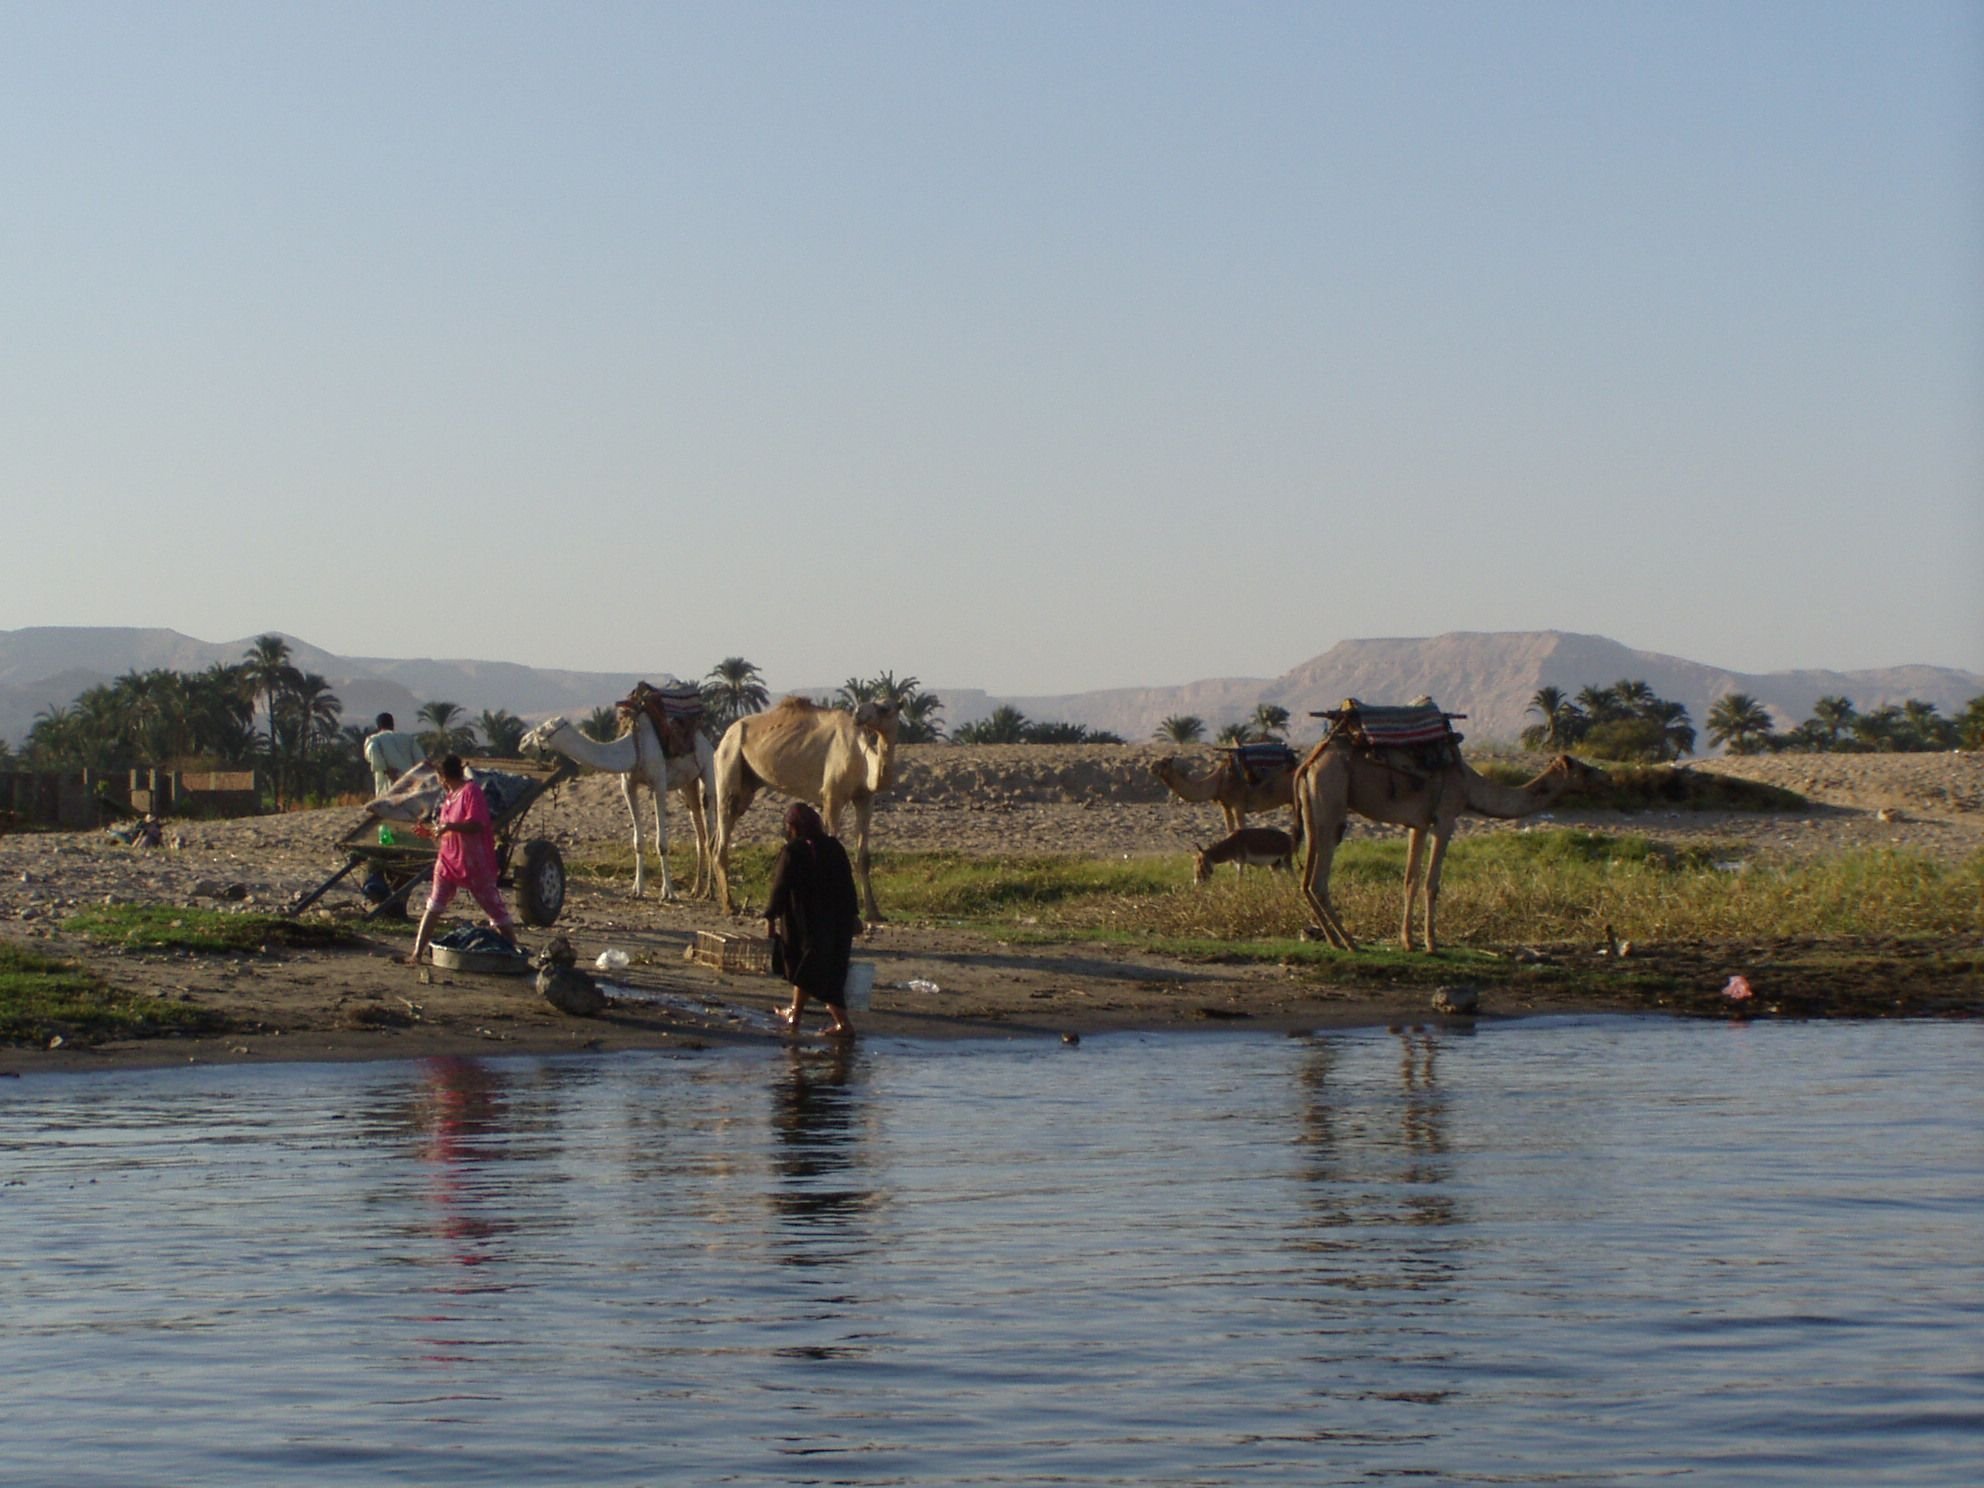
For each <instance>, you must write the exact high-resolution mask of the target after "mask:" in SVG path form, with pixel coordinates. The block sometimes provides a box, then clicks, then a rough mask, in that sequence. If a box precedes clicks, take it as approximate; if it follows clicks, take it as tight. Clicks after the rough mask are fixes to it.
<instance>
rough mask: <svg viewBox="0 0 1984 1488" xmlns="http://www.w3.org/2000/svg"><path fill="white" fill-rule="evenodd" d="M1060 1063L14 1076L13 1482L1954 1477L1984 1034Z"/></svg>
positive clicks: (738, 1484) (1938, 1480)
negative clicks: (84, 1078) (138, 1224)
mask: <svg viewBox="0 0 1984 1488" xmlns="http://www.w3.org/2000/svg"><path fill="white" fill-rule="evenodd" d="M1076 1058H1077V1059H1078V1061H1079V1062H1078V1063H1074V1062H1071V1061H1070V1060H1069V1059H1068V1058H1066V1057H1063V1051H1061V1050H1059V1049H1058V1048H1043V1047H1041V1046H1040V1045H1039V1044H1038V1043H1037V1042H1029V1041H1014V1042H1013V1043H1012V1044H1011V1045H1003V1044H999V1045H995V1044H991V1043H987V1044H984V1045H969V1046H945V1047H942V1048H909V1049H901V1048H897V1047H892V1046H891V1045H889V1044H888V1043H886V1042H882V1041H877V1042H875V1043H872V1044H868V1045H864V1046H862V1047H861V1048H860V1049H859V1050H858V1052H851V1053H850V1052H849V1051H834V1052H828V1051H824V1050H819V1049H808V1050H805V1051H789V1050H783V1049H781V1050H780V1051H778V1052H777V1053H776V1054H772V1053H769V1052H764V1053H760V1052H756V1051H753V1052H751V1053H748V1054H737V1055H734V1056H733V1055H719V1054H715V1053H710V1054H706V1055H701V1056H698V1057H697V1058H695V1059H682V1058H676V1057H657V1058H646V1057H642V1058H635V1057H624V1058H603V1059H596V1060H545V1061H529V1060H506V1059H495V1060H491V1061H488V1062H486V1063H479V1062H473V1061H431V1062H428V1063H425V1064H418V1065H416V1064H411V1063H408V1064H401V1065H380V1066H371V1067H356V1066H352V1067H347V1066H329V1065H327V1066H308V1065H297V1066H290V1067H268V1068H226V1069H212V1068H201V1069H189V1070H187V1071H184V1072H178V1071H158V1072H138V1073H134V1074H131V1075H128V1076H105V1077H103V1078H102V1079H92V1080H90V1081H89V1082H87V1083H85V1082H81V1081H77V1080H74V1079H72V1078H70V1077H66V1076H44V1077H34V1076H30V1077H28V1078H26V1079H23V1080H22V1081H20V1082H18V1083H16V1082H5V1086H6V1088H0V1152H4V1153H5V1158H4V1161H0V1283H4V1284H0V1395H4V1397H5V1398H6V1399H7V1401H8V1403H9V1406H10V1407H11V1409H10V1412H9V1415H8V1420H9V1421H10V1422H11V1423H12V1429H11V1430H10V1429H8V1428H7V1427H0V1482H23V1483H56V1482H60V1483H65V1484H69V1483H73V1484H104V1485H108V1484H113V1483H116V1484H124V1483H132V1482H139V1481H144V1482H172V1483H196V1482H197V1483H202V1484H212V1485H215V1488H236V1485H244V1488H245V1485H259V1484H262V1483H270V1482H307V1483H311V1484H313V1485H322V1488H371V1485H374V1484H378V1483H382V1482H418V1483H423V1484H431V1485H435V1488H455V1485H461V1488H469V1485H480V1484H488V1483H511V1482H529V1483H532V1484H544V1485H549V1484H566V1483H571V1484H585V1485H588V1488H597V1485H609V1484H611V1485H620V1484H625V1485H629V1488H631V1485H637V1484H638V1485H646V1484H652V1483H659V1482H698V1483H702V1482H712V1483H714V1482H721V1483H725V1484H727V1485H730V1488H783V1485H790V1484H792V1483H795V1482H810V1483H828V1482H839V1483H855V1482H860V1483H884V1482H888V1483H915V1484H918V1485H928V1488H965V1485H973V1488H976V1485H981V1484H988V1483H993V1482H998V1483H1004V1484H1019V1483H1045V1482H1050V1481H1051V1482H1056V1483H1060V1484H1064V1485H1067V1488H1124V1485H1127V1484H1138V1485H1146V1484H1148V1485H1160V1484H1162V1485H1182V1484H1186V1483H1190V1484H1193V1485H1198V1488H1245V1485H1251V1484H1257V1483H1264V1482H1275V1483H1316V1484H1318V1485H1324V1484H1329V1485H1349V1484H1357V1485H1364V1488H1369V1485H1373V1484H1377V1483H1386V1482H1397V1481H1400V1480H1403V1479H1410V1480H1411V1481H1413V1482H1453V1483H1460V1482H1466V1483H1477V1482H1489V1481H1493V1482H1497V1483H1503V1484H1518V1483H1520V1484H1529V1485H1533V1488H1540V1485H1543V1484H1551V1483H1562V1482H1565V1481H1567V1480H1572V1479H1574V1480H1575V1481H1578V1482H1592V1483H1607V1484H1624V1483H1636V1484H1637V1483H1650V1482H1654V1481H1667V1480H1670V1479H1673V1480H1682V1479H1685V1480H1687V1481H1695V1482H1708V1483H1730V1482H1741V1483H1744V1484H1748V1485H1757V1488H1815V1485H1819V1484H1825V1485H1828V1488H1830V1485H1835V1484H1837V1485H1840V1488H1845V1485H1848V1484H1859V1483H1865V1482H1871V1481H1876V1480H1878V1481H1880V1482H1882V1483H1891V1484H1906V1485H1908V1488H1969V1485H1970V1484H1971V1483H1973V1482H1974V1481H1975V1480H1976V1474H1975V1468H1974V1465H1973V1466H1972V1467H1970V1468H1968V1469H1966V1468H1965V1467H1964V1466H1963V1463H1964V1462H1965V1461H1966V1460H1969V1459H1971V1458H1973V1457H1974V1455H1975V1454H1974V1453H1972V1452H1966V1451H1965V1450H1964V1449H1963V1448H1964V1443H1966V1442H1974V1441H1976V1440H1977V1439H1979V1433H1980V1431H1984V1413H1980V1408H1979V1405H1978V1391H1977V1388H1976V1386H1977V1379H1978V1376H1977V1368H1976V1347H1975V1344H1976V1339H1977V1337H1978V1336H1979V1332H1980V1329H1984V1304H1980V1301H1979V1299H1980V1298H1984V1266H1980V1260H1979V1255H1978V1249H1977V1246H1976V1245H1975V1243H1974V1240H1975V1235H1976V1233H1977V1229H1978V1223H1979V1216H1980V1214H1984V1187H1981V1186H1980V1179H1979V1176H1978V1167H1977V1164H1976V1162H1975V1160H1974V1154H1975V1153H1976V1152H1977V1151H1978V1150H1979V1143H1980V1141H1984V1095H1980V1091H1984V1082H1980V1081H1979V1080H1978V1079H1977V1071H1978V1068H1979V1066H1980V1063H1981V1062H1984V1034H1980V1031H1979V1030H1975V1029H1971V1028H1969V1027H1967V1026H1914V1027H1910V1026H1878V1027H1872V1026H1870V1027H1864V1028H1855V1027H1842V1026H1825V1027H1790V1026H1774V1027H1764V1028H1754V1029H1751V1030H1746V1031H1745V1033H1744V1034H1743V1035H1742V1036H1741V1038H1740V1039H1735V1040H1732V1038H1731V1036H1730V1033H1729V1031H1728V1030H1726V1029H1722V1028H1719V1027H1714V1028H1704V1027H1700V1026H1694V1025H1669V1024H1644V1023H1633V1024H1616V1023H1606V1024H1582V1023H1579V1024H1567V1025H1562V1026H1553V1025H1549V1024H1544V1025H1530V1026H1526V1027H1523V1028H1521V1029H1516V1028H1505V1029H1502V1030H1500V1031H1496V1030H1492V1029H1491V1030H1484V1032H1483V1033H1482V1035H1481V1036H1479V1037H1477V1038H1474V1039H1471V1040H1466V1041H1463V1040H1461V1039H1459V1038H1457V1037H1456V1036H1455V1034H1454V1033H1453V1032H1452V1031H1451V1030H1439V1031H1437V1032H1435V1033H1433V1034H1431V1035H1428V1034H1425V1033H1421V1032H1412V1033H1398V1032H1394V1033H1392V1034H1389V1035H1387V1034H1385V1033H1383V1032H1378V1031H1373V1032H1369V1033H1346V1034H1341V1035H1333V1036H1330V1037H1327V1038H1325V1039H1321V1040H1315V1039H1312V1040H1307V1041H1303V1042H1295V1041H1290V1040H1285V1039H1259V1038H1248V1037H1235V1038H1232V1039H1230V1040H1229V1039H1225V1038H1220V1039H1193V1040H1164V1039H1158V1038H1148V1039H1143V1038H1134V1037H1132V1038H1097V1039H1094V1040H1091V1041H1087V1042H1085V1043H1084V1045H1083V1047H1082V1052H1081V1053H1080V1055H1078V1056H1076ZM134 1218H141V1220H142V1225H143V1230H142V1234H134ZM1463 1268H1464V1269H1463ZM1461 1407H1464V1408H1461ZM41 1423H53V1424H52V1425H50V1426H48V1427H47V1428H46V1429H44V1428H43V1426H42V1424H41Z"/></svg>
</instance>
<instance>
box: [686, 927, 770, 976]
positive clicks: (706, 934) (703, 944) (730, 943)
mask: <svg viewBox="0 0 1984 1488" xmlns="http://www.w3.org/2000/svg"><path fill="white" fill-rule="evenodd" d="M687 959H689V960H691V961H693V962H695V963H696V964H697V965H698V966H711V967H715V968H716V969H717V970H718V971H749V972H755V973H757V974H758V975H760V976H770V975H771V972H772V943H771V941H770V940H768V939H767V938H766V937H764V936H762V935H731V934H729V933H727V932H724V931H720V930H698V931H697V932H696V938H695V940H694V941H692V942H691V943H690V945H689V955H688V958H687Z"/></svg>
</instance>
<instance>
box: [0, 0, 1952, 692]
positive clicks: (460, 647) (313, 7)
mask: <svg viewBox="0 0 1984 1488" xmlns="http://www.w3.org/2000/svg"><path fill="white" fill-rule="evenodd" d="M0 201H4V203H5V205H4V207H0V555H4V556H0V576H3V577H0V629H15V628H21V627H27V626H37V625H132V626H161V627H167V628H170V629H174V630H178V631H181V632H184V633H186V634H188V635H191V636H196V637H198V638H200V639H202V640H209V641H226V640H232V639H234V638H237V637H245V636H250V635H254V634H257V633H260V632H263V631H268V630H280V631H284V632H287V633H290V634H293V635H297V636H300V637H302V638H303V639H305V640H307V641H309V642H311V643H312V644H315V645H318V646H323V647H325V648H327V649H329V650H331V651H333V652H337V653H341V654H345V655H362V656H386V657H409V656H440V657H470V658H478V659H488V660H501V661H514V662H521V663H525V664H528V665H533V666H546V667H570V668H578V669H585V670H602V671H622V670H624V671H629V672H640V673H651V672H654V671H658V670H666V671H672V672H675V673H677V674H679V675H683V676H698V675H701V674H703V673H704V672H706V671H707V670H708V669H709V668H710V667H711V666H713V665H715V664H716V662H717V661H718V660H720V659H722V658H724V657H729V656H744V657H746V658H747V659H749V660H751V661H752V662H754V663H756V664H757V665H758V666H759V667H760V669H761V670H762V671H763V672H764V674H765V676H766V677H767V679H768V680H769V681H771V682H772V683H773V684H775V685H778V686H800V685H814V684H828V685H831V684H834V683H838V682H839V681H840V680H842V679H844V678H846V677H850V676H869V675H874V674H876V673H879V672H881V671H884V670H887V671H890V672H893V673H894V674H895V675H896V676H898V677H903V676H915V677H918V678H920V679H922V680H923V682H924V683H925V684H926V685H927V686H931V687H936V688H941V687H945V686H948V687H951V688H966V687H982V688H985V689H988V690H990V691H994V692H999V693H1004V694H1009V695H1026V694H1047V693H1062V692H1075V691H1084V690H1089V689H1093V688H1103V687H1134V686H1148V685H1167V684H1174V683H1183V682H1188V681H1192V680H1196V679H1201V678H1208V677H1220V676H1247V677H1271V676H1274V675H1277V674H1279V673H1281V672H1283V671H1285V670H1287V669H1288V668H1290V667H1293V666H1296V665H1298V664H1300V663H1301V662H1303V661H1305V660H1307V659H1309V658H1311V657H1313V656H1315V655H1318V654H1319V653H1321V652H1323V651H1326V650H1328V649H1329V648H1330V647H1331V646H1333V645H1335V644H1336V643H1337V642H1339V641H1342V640H1348V639H1357V638H1365V637H1378V636H1417V635H1435V634H1439V633H1442V632H1445V631H1451V630H1475V631H1507V630H1541V629H1557V630H1567V631H1579V632H1586V633H1594V634H1600V635H1605V636H1609V637H1610V638H1612V639H1614V640H1617V641H1621V642H1623V643H1624V644H1626V645H1628V646H1633V647H1637V648H1640V649H1644V650H1650V651H1658V652H1665V653H1669V654H1673V655H1678V656H1684V657H1687V658H1689V659H1691V660H1696V661H1702V662H1707V663H1710V664H1714V665H1720V666H1725V667H1729V668H1731V669H1733V670H1737V671H1750V672H1760V671H1771V670H1780V669H1788V668H1797V667H1834V668H1842V669H1852V668H1861V667H1881V666H1893V665H1900V664H1905V663H1912V662H1923V663H1933V664H1939V665H1946V666H1957V667H1963V668H1967V669H1969V670H1972V671H1984V6H1979V5H1977V4H1975V3H1972V0H1953V3H1928V0H1878V3H1874V0H1870V3H1852V4H1841V3H1833V0H1788V3H1768V0H1758V3H1733V0H1731V3H1713V4H1704V3H1687V0H1675V3H1667V0H1662V3H1653V0H1641V3H1630V0H1627V3H1611V4H1598V5H1594V4H1589V3H1584V0H1577V3H1562V4H1559V3H1548V0H1524V3H1521V4H1516V5H1510V4H1508V3H1506V0H1495V3H1483V4H1473V3H1466V0H1451V3H1439V4H1430V3H1429V4H1418V3H1412V0H1385V3H1378V0H1372V3H1327V0H1305V3H1288V4H1283V3H1245V4H1242V3H1219V4H1213V3H1201V4H1176V3H1164V0H1138V3H1134V4H1133V3H1129V0H1120V3H1080V0H1051V3H1038V4H1036V3H1029V0H999V3H990V0H981V3H937V0H927V3H918V4H878V3H862V0H841V3H831V4H830V3H817V4H789V3H781V4H769V3H726V4H717V3H707V4H694V5H684V4H672V3H665V0H643V3H637V4H618V3H608V0H597V3H586V4H576V5H574V4H518V3H511V4H500V3H488V0H477V3H473V4H436V3H429V4H420V3H414V4H404V3H394V4H367V3H338V4H316V3H308V0H296V3H285V4H281V5H268V4H265V3H261V0H252V3H242V4H212V3H200V0H170V3H159V4H144V3H89V0H84V3H77V4H66V5H48V4H43V3H40V0H0Z"/></svg>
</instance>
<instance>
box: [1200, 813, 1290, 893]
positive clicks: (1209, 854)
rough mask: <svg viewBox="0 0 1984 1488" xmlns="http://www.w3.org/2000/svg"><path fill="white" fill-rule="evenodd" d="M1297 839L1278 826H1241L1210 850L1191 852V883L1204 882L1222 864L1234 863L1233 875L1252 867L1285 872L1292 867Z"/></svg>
mask: <svg viewBox="0 0 1984 1488" xmlns="http://www.w3.org/2000/svg"><path fill="white" fill-rule="evenodd" d="M1294 857H1295V839H1294V838H1293V837H1291V836H1289V835H1288V834H1287V833H1286V832H1284V831H1282V830H1281V828H1279V827H1242V828H1241V829H1240V830H1239V831H1237V832H1232V833H1229V834H1228V835H1226V836H1224V837H1222V838H1220V839H1219V841H1217V842H1215V843H1214V844H1213V845H1212V846H1211V847H1201V848H1197V849H1195V850H1194V851H1193V853H1192V882H1194V883H1205V882H1206V881H1207V880H1208V879H1210V878H1211V877H1212V870H1213V869H1214V868H1216V867H1218V866H1219V865H1220V864H1221V863H1231V864H1232V865H1233V871H1234V873H1235V874H1236V875H1237V874H1240V873H1243V872H1245V871H1246V870H1247V869H1249V868H1262V867H1265V868H1274V869H1278V870H1280V871H1281V872H1284V873H1286V872H1287V871H1288V870H1289V869H1290V868H1291V867H1292V866H1293V859H1294Z"/></svg>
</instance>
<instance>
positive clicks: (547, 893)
mask: <svg viewBox="0 0 1984 1488" xmlns="http://www.w3.org/2000/svg"><path fill="white" fill-rule="evenodd" d="M516 884H517V907H518V908H519V909H521V910H522V911H523V917H524V923H525V924H526V925H534V926H537V927H538V928H540V929H542V928H543V927H545V926H547V925H554V924H556V923H557V921H558V912H559V911H560V910H562V909H563V908H564V907H565V859H564V857H563V855H562V854H560V853H559V851H558V846H557V844H556V843H552V842H546V841H545V840H544V839H543V838H542V837H533V838H532V839H531V840H530V841H529V842H526V843H525V844H524V861H523V866H522V867H520V868H519V869H518V870H517V874H516Z"/></svg>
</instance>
